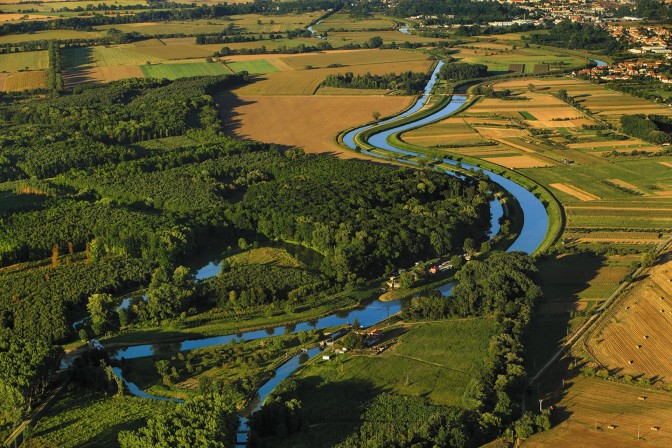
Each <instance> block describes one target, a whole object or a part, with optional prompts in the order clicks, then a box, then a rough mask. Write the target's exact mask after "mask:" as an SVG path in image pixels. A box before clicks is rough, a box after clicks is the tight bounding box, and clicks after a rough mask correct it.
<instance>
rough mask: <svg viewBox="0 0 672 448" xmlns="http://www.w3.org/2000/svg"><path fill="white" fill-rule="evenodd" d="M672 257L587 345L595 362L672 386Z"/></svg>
mask: <svg viewBox="0 0 672 448" xmlns="http://www.w3.org/2000/svg"><path fill="white" fill-rule="evenodd" d="M671 280H672V253H669V252H668V253H667V254H666V256H665V257H663V260H662V262H661V263H659V264H658V265H656V266H654V267H653V268H651V269H650V270H649V272H648V275H646V276H645V277H644V278H643V279H642V280H640V281H638V282H637V283H636V284H635V285H634V286H633V287H632V288H631V289H630V290H629V291H628V292H627V293H626V295H625V296H624V298H623V300H622V301H621V302H620V303H619V305H618V310H617V311H616V312H615V314H614V315H613V316H612V317H611V318H610V319H609V320H608V321H607V322H605V323H604V326H603V327H602V328H600V330H599V331H598V332H595V333H594V335H593V337H591V338H590V340H589V341H588V344H589V347H590V350H591V353H592V354H593V356H595V358H596V360H597V361H599V362H600V363H601V364H603V365H605V366H606V367H608V368H609V369H619V370H620V371H621V373H622V374H628V375H641V374H643V375H645V376H646V377H648V378H652V377H655V378H657V379H658V380H660V381H664V382H667V383H670V382H672V281H671Z"/></svg>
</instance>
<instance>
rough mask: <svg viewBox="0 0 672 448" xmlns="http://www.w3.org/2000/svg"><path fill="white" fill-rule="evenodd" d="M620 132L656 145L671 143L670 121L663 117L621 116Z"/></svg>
mask: <svg viewBox="0 0 672 448" xmlns="http://www.w3.org/2000/svg"><path fill="white" fill-rule="evenodd" d="M621 130H622V131H623V132H625V133H626V134H629V135H632V136H633V137H637V138H641V139H642V140H644V141H647V142H651V143H655V144H657V145H661V144H665V143H667V144H669V143H672V119H670V118H669V117H666V116H664V115H655V114H650V115H645V114H635V115H623V116H622V117H621Z"/></svg>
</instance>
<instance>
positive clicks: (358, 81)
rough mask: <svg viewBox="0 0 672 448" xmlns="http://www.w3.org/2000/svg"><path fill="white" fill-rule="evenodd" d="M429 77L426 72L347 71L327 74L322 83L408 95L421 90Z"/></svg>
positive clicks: (330, 85) (327, 85)
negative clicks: (372, 72)
mask: <svg viewBox="0 0 672 448" xmlns="http://www.w3.org/2000/svg"><path fill="white" fill-rule="evenodd" d="M428 79H429V75H427V74H426V73H413V72H403V73H400V74H399V75H397V74H396V73H388V74H386V75H372V74H370V73H367V74H365V75H356V76H355V75H353V74H352V73H351V72H347V73H345V74H344V75H341V74H340V73H339V74H337V75H327V78H326V79H325V80H324V82H323V83H322V85H324V86H326V87H343V88H351V89H388V90H401V91H403V92H404V93H405V94H407V95H411V94H414V93H418V92H421V91H422V90H423V89H424V87H425V84H427V81H428Z"/></svg>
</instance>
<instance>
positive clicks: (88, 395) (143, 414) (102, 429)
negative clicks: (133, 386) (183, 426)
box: [31, 389, 174, 448]
mask: <svg viewBox="0 0 672 448" xmlns="http://www.w3.org/2000/svg"><path fill="white" fill-rule="evenodd" d="M172 406H174V405H172V404H170V403H166V402H163V401H156V400H147V399H144V398H136V397H127V396H124V397H110V396H107V395H104V394H102V393H98V392H80V391H76V390H74V389H73V390H70V391H69V392H66V393H65V394H64V395H63V396H62V397H60V398H59V399H58V400H56V402H55V404H54V405H53V406H52V407H51V408H50V409H49V410H48V411H47V413H46V414H45V415H44V417H42V418H41V419H40V421H39V422H38V424H37V425H36V426H35V427H34V428H33V429H32V430H31V434H32V438H33V439H36V440H34V441H33V443H34V444H35V445H34V446H46V447H59V448H71V447H72V448H75V447H90V448H106V447H110V448H112V447H118V446H119V444H118V443H117V435H118V434H119V432H120V431H124V430H132V429H136V428H138V427H140V426H142V425H144V423H145V421H146V419H147V418H148V417H151V416H152V415H156V414H157V413H160V412H163V411H164V410H166V409H169V408H170V407H172ZM39 442H42V444H40V443H39Z"/></svg>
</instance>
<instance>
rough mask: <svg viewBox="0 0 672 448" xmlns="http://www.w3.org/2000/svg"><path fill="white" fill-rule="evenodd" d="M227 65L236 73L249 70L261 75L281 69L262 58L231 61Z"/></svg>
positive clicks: (250, 72) (251, 72) (251, 73)
mask: <svg viewBox="0 0 672 448" xmlns="http://www.w3.org/2000/svg"><path fill="white" fill-rule="evenodd" d="M226 65H227V67H229V68H230V69H231V70H232V71H234V72H236V73H240V72H248V73H249V74H250V75H260V74H263V73H273V72H277V71H280V70H279V69H278V67H276V66H275V65H274V64H273V63H271V62H270V61H267V60H265V59H260V60H257V61H240V62H231V63H229V64H226Z"/></svg>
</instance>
